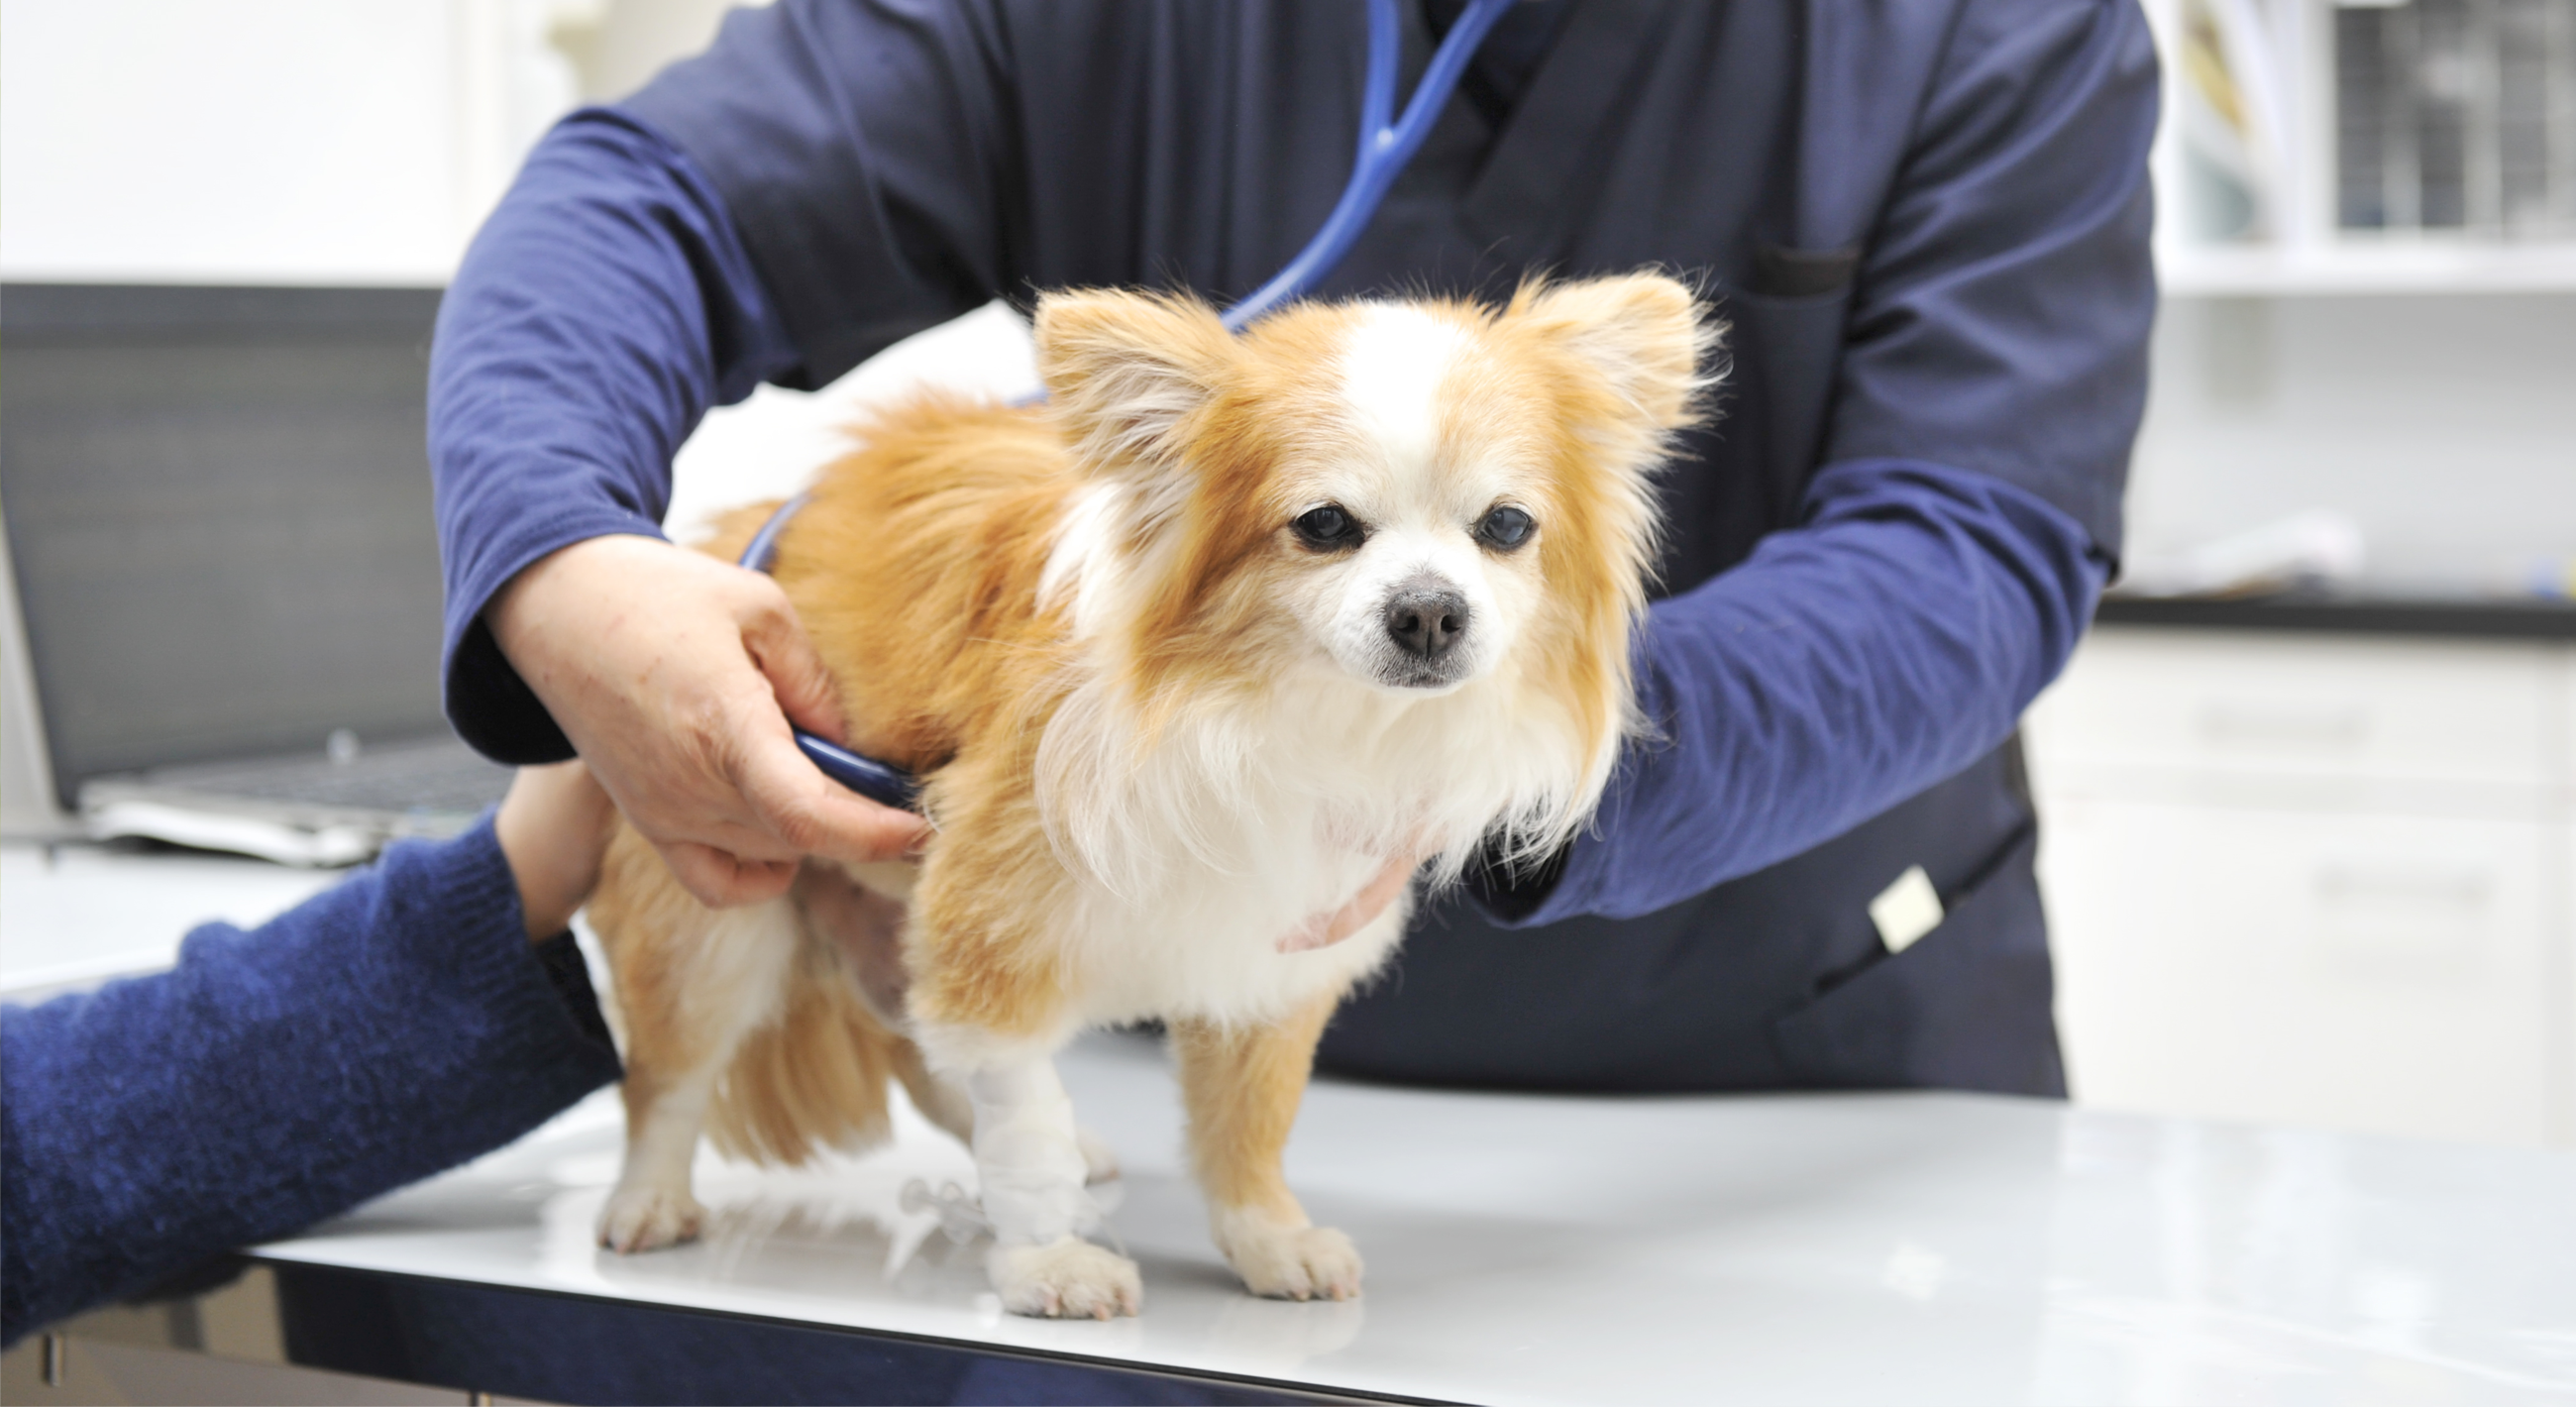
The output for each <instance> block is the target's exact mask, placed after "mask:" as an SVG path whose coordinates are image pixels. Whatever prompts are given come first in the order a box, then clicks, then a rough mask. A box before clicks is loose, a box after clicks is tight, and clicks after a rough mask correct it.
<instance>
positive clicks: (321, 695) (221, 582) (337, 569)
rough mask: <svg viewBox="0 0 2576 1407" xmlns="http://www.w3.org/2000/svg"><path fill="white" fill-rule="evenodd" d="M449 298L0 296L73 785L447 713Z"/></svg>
mask: <svg viewBox="0 0 2576 1407" xmlns="http://www.w3.org/2000/svg"><path fill="white" fill-rule="evenodd" d="M435 307H436V298H435V294H434V293H429V292H426V291H423V290H375V289H364V290H350V289H318V290H317V289H286V290H264V289H220V290H210V289H184V290H183V289H125V290H109V289H38V288H35V287H32V286H26V285H19V286H12V287H10V288H8V289H6V290H0V497H5V500H6V503H7V506H8V520H9V536H10V546H11V550H12V554H13V556H14V558H15V565H16V567H17V572H18V578H19V581H18V586H19V595H20V600H21V605H22V609H23V610H24V612H25V614H26V617H27V637H28V649H29V653H30V657H31V660H32V663H33V665H34V667H35V673H36V678H37V685H38V689H39V692H40V694H41V696H42V702H43V705H44V711H45V722H46V729H47V732H48V734H49V737H48V744H49V748H50V751H51V752H52V755H53V763H54V774H55V778H56V784H57V786H58V787H59V788H60V789H61V790H62V791H63V792H64V794H65V796H66V798H68V797H69V796H70V795H71V794H72V793H73V792H75V791H76V790H77V787H78V784H79V782H80V781H81V780H82V779H84V778H87V777H90V776H95V775H98V774H100V773H103V772H115V771H125V770H130V769H135V768H140V767H146V766H157V765H165V764H170V763H177V762H188V761H197V760H202V759H207V758H217V757H224V756H232V755H240V754H244V753H256V752H268V751H282V750H291V749H297V748H303V747H314V748H318V747H320V745H321V741H322V739H323V737H324V736H325V735H326V734H328V733H329V732H330V731H331V730H332V729H333V728H341V727H345V728H351V729H354V730H356V731H357V732H358V733H359V734H360V735H361V736H362V737H378V738H383V737H393V736H407V735H417V734H420V733H423V732H435V731H439V730H441V729H443V727H444V725H443V723H442V722H441V719H440V717H439V709H438V687H437V665H438V644H439V590H440V587H439V572H438V548H437V538H436V533H435V529H434V526H433V523H432V520H431V515H430V489H429V470H428V463H427V458H426V452H425V450H424V445H423V442H424V409H423V400H424V396H423V387H424V382H425V379H426V374H427V351H428V334H429V325H430V318H431V316H432V314H433V313H434V311H435Z"/></svg>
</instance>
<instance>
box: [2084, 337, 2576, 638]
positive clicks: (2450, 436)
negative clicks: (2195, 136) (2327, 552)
mask: <svg viewBox="0 0 2576 1407" xmlns="http://www.w3.org/2000/svg"><path fill="white" fill-rule="evenodd" d="M2153 366H2154V371H2153V377H2154V379H2153V383H2152V390H2151V393H2150V397H2149V402H2148V412H2147V423H2146V427H2145V430H2144V432H2143V434H2142V435H2141V437H2140V440H2139V444H2138V455H2137V460H2136V466H2135V469H2134V473H2133V479H2132V486H2131V491H2130V495H2129V512H2130V545H2131V547H2132V548H2133V549H2134V550H2137V551H2141V552H2152V551H2172V550H2176V549H2178V548H2182V547H2186V546H2189V545H2192V544H2194V543H2198V542H2204V541H2208V540H2210V539H2213V538H2218V537H2224V536H2227V535H2228V534H2230V533H2234V532H2241V531H2243V530H2245V529H2247V528H2251V527H2255V526H2259V525H2261V524H2263V523H2266V522H2269V521H2272V520H2274V519H2277V518H2281V517H2284V516H2287V515H2288V514H2291V513H2294V512H2298V511H2300V510H2302V509H2309V508H2325V509H2332V510H2335V511H2338V512H2341V513H2344V514H2346V515H2348V516H2350V517H2351V518H2352V519H2353V520H2354V521H2355V522H2357V523H2358V524H2359V525H2360V526H2361V528H2362V530H2363V534H2364V537H2365V539H2366V540H2367V542H2368V544H2369V550H2370V558H2371V567H2370V574H2371V575H2372V576H2377V577H2384V578H2390V579H2394V580H2396V581H2399V582H2421V583H2427V584H2433V585H2451V586H2464V587H2476V586H2481V585H2518V584H2519V583H2521V582H2523V581H2525V580H2527V578H2528V576H2529V574H2530V569H2531V566H2532V564H2533V562H2534V561H2535V560H2536V559H2539V558H2544V557H2547V558H2553V559H2556V560H2560V561H2564V560H2566V559H2568V558H2571V557H2576V392H2571V390H2570V388H2571V387H2576V293H2470V294H2431V293H2406V294H2380V295H2351V296H2342V297H2325V296H2316V295H2298V296H2284V297H2275V298H2189V297H2186V298H2173V299H2169V300H2167V302H2166V303H2165V306H2164V310H2163V313H2162V316H2161V317H2160V319H2159V321H2158V325H2157V328H2156V336H2155V348H2154V354H2153Z"/></svg>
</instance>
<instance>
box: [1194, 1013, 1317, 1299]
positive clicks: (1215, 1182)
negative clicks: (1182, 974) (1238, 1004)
mask: <svg viewBox="0 0 2576 1407" xmlns="http://www.w3.org/2000/svg"><path fill="white" fill-rule="evenodd" d="M1340 1000H1341V994H1340V993H1339V992H1334V993H1331V994H1329V995H1327V996H1324V997H1322V998H1320V999H1318V1000H1316V1001H1313V1002H1311V1003H1309V1004H1308V1005H1307V1007H1306V1008H1305V1009H1303V1010H1301V1011H1298V1012H1296V1013H1294V1014H1293V1015H1291V1016H1289V1017H1288V1018H1287V1019H1286V1020H1283V1021H1281V1022H1279V1023H1277V1024H1275V1025H1270V1026H1235V1027H1227V1026H1219V1025H1216V1024H1214V1023H1211V1022H1204V1021H1175V1022H1173V1023H1172V1053H1173V1056H1174V1058H1175V1060H1176V1061H1177V1063H1178V1064H1179V1066H1180V1076H1181V1099H1182V1103H1183V1104H1184V1105H1186V1106H1187V1107H1188V1110H1189V1118H1190V1156H1191V1160H1192V1162H1193V1163H1195V1164H1196V1166H1197V1169H1198V1176H1199V1186H1200V1187H1201V1188H1202V1189H1203V1190H1204V1191H1205V1192H1206V1193H1207V1199H1208V1220H1209V1224H1210V1226H1211V1228H1212V1229H1213V1231H1214V1232H1215V1235H1216V1244H1217V1249H1219V1250H1221V1251H1223V1252H1225V1258H1226V1261H1227V1262H1228V1263H1229V1264H1231V1265H1232V1266H1233V1267H1234V1271H1235V1273H1236V1274H1237V1275H1240V1276H1242V1277H1243V1283H1244V1284H1245V1286H1247V1287H1248V1288H1250V1289H1251V1291H1252V1292H1253V1293H1254V1294H1256V1295H1270V1296H1274V1297H1278V1298H1283V1299H1299V1300H1303V1299H1336V1300H1339V1299H1349V1298H1351V1297H1352V1296H1354V1295H1357V1294H1358V1293H1359V1292H1360V1273H1361V1266H1360V1253H1359V1251H1358V1250H1357V1249H1356V1248H1354V1247H1353V1246H1352V1245H1351V1238H1349V1237H1348V1236H1345V1235H1343V1234H1342V1233H1340V1232H1338V1231H1335V1230H1332V1229H1331V1228H1329V1227H1319V1226H1317V1225H1315V1224H1314V1223H1313V1222H1311V1221H1309V1220H1308V1219H1307V1217H1306V1209H1305V1207H1303V1206H1302V1205H1300V1204H1299V1203H1298V1201H1297V1198H1296V1194H1294V1193H1292V1192H1290V1191H1289V1190H1288V1182H1287V1179H1286V1178H1285V1177H1284V1176H1283V1175H1282V1174H1281V1172H1280V1166H1279V1159H1280V1154H1281V1152H1282V1151H1283V1150H1285V1149H1286V1148H1287V1146H1288V1130H1289V1127H1290V1125H1292V1124H1294V1123H1296V1121H1297V1106H1298V1104H1299V1103H1300V1102H1301V1101H1302V1100H1303V1099H1304V1098H1305V1094H1306V1078H1307V1075H1308V1073H1309V1072H1310V1071H1311V1070H1312V1069H1313V1067H1314V1063H1315V1042H1316V1041H1317V1040H1319V1039H1321V1038H1322V1036H1323V1033H1324V1022H1325V1021H1326V1020H1327V1019H1328V1018H1330V1017H1331V1016H1332V1014H1333V1008H1334V1007H1335V1006H1336V1005H1338V1004H1339V1003H1340Z"/></svg>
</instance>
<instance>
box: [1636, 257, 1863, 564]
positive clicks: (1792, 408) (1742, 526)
mask: <svg viewBox="0 0 2576 1407" xmlns="http://www.w3.org/2000/svg"><path fill="white" fill-rule="evenodd" d="M1763 256H1764V257H1763V258H1761V259H1759V260H1757V262H1756V267H1755V269H1754V271H1753V276H1752V277H1751V278H1750V279H1748V280H1747V282H1748V283H1751V284H1753V285H1755V286H1754V287H1744V288H1739V287H1734V286H1730V285H1726V284H1719V285H1716V286H1714V287H1712V288H1711V289H1710V290H1709V292H1710V296H1711V300H1712V302H1713V303H1714V305H1715V308H1716V311H1717V316H1718V317H1719V318H1721V319H1723V320H1724V322H1725V324H1726V334H1725V340H1724V342H1723V343H1722V344H1721V348H1720V351H1721V354H1722V356H1723V357H1724V361H1723V362H1722V363H1721V365H1722V366H1723V367H1724V369H1725V373H1726V375H1725V379H1724V380H1723V381H1721V382H1720V383H1719V385H1718V389H1717V392H1716V395H1715V397H1714V405H1715V408H1716V412H1717V413H1716V415H1715V417H1714V418H1713V420H1712V421H1711V423H1710V424H1709V425H1708V426H1707V427H1705V428H1704V429H1702V430H1701V431H1699V432H1698V433H1696V434H1694V435H1693V436H1692V437H1691V443H1690V445H1689V447H1688V448H1689V451H1690V453H1692V454H1693V455H1695V456H1697V457H1699V458H1700V459H1702V460H1704V461H1706V462H1707V463H1708V465H1709V468H1710V469H1711V470H1712V471H1713V472H1710V473H1705V474H1691V475H1680V476H1676V479H1675V481H1674V484H1675V488H1676V489H1677V490H1678V492H1677V493H1676V496H1675V499H1674V501H1672V502H1671V503H1670V504H1669V505H1668V507H1669V511H1670V512H1671V513H1672V514H1673V515H1674V517H1675V519H1676V520H1677V521H1688V522H1694V523H1698V524H1701V525H1704V530H1703V531H1702V532H1701V533H1698V534H1693V533H1676V534H1675V535H1674V537H1675V547H1674V550H1675V554H1676V555H1675V557H1674V558H1673V559H1672V560H1669V561H1667V562H1666V564H1665V571H1664V573H1663V581H1664V585H1665V588H1666V589H1667V590H1671V591H1683V590H1687V589H1689V588H1690V587H1691V586H1694V585H1697V584H1698V583H1699V582H1701V581H1704V580H1706V579H1708V578H1709V577H1711V576H1714V575H1716V574H1717V573H1718V572H1721V571H1724V570H1725V569H1726V568H1728V567H1731V566H1733V565H1735V564H1736V563H1737V562H1740V561H1742V560H1744V558H1745V557H1746V556H1748V555H1749V554H1751V552H1752V551H1753V545H1754V543H1756V542H1757V541H1759V540H1760V539H1761V537H1762V535H1763V534H1764V533H1767V532H1771V531H1773V530H1775V529H1779V528H1785V527H1791V526H1794V525H1795V524H1796V523H1797V521H1798V504H1799V500H1800V498H1801V496H1802V495H1803V494H1804V492H1805V488H1806V482H1807V478H1808V476H1809V475H1810V474H1811V473H1813V472H1814V470H1815V467H1816V460H1817V457H1818V455H1819V454H1821V453H1822V452H1823V449H1824V440H1825V427H1826V424H1827V421H1828V419H1829V417H1830V416H1831V415H1832V412H1833V391H1834V382H1835V379H1836V376H1837V373H1838V372H1839V370H1840V367H1841V359H1842V344H1843V321H1844V318H1845V317H1846V316H1847V315H1848V313H1849V311H1850V308H1851V295H1852V271H1853V268H1854V266H1855V264H1856V263H1857V258H1856V256H1854V255H1851V254H1846V253H1835V254H1811V253H1807V252H1805V251H1784V250H1778V249H1774V248H1770V247H1767V246H1766V247H1765V249H1764V250H1763ZM1793 256H1794V257H1793ZM1771 289H1780V290H1784V291H1780V292H1773V291H1768V290H1771ZM1692 499H1699V500H1701V501H1690V500H1692ZM1707 529H1713V531H1710V530H1707Z"/></svg>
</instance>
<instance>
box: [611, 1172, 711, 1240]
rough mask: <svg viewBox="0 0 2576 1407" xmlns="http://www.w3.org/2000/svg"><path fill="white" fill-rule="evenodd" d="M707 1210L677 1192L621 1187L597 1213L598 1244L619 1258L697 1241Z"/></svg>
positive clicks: (667, 1189) (685, 1194)
mask: <svg viewBox="0 0 2576 1407" xmlns="http://www.w3.org/2000/svg"><path fill="white" fill-rule="evenodd" d="M706 1220H707V1209H706V1208H704V1207H702V1206H699V1205H698V1199H697V1198H695V1197H692V1196H690V1195H689V1194H688V1191H687V1190H686V1189H685V1188H684V1189H680V1190H677V1191H674V1190H672V1189H670V1188H665V1187H620V1188H618V1189H617V1190H616V1191H614V1192H612V1193H610V1194H608V1205H607V1206H606V1207H604V1208H602V1209H601V1210H600V1213H599V1244H601V1245H603V1246H606V1247H607V1248H609V1249H610V1250H612V1251H615V1252H617V1253H618V1254H619V1255H621V1256H628V1255H633V1254H635V1253H636V1252H637V1251H658V1250H660V1249H662V1248H663V1247H664V1246H676V1245H678V1244H679V1243H680V1242H682V1241H694V1240H696V1239H698V1232H699V1231H700V1230H701V1229H702V1228H703V1227H704V1226H705V1225H706Z"/></svg>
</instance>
